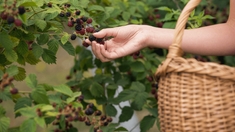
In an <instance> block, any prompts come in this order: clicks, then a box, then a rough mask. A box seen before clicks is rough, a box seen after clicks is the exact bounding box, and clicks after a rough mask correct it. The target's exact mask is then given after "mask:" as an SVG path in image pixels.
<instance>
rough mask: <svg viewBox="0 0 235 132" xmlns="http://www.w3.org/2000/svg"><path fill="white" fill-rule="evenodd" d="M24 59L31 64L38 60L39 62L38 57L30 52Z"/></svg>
mask: <svg viewBox="0 0 235 132" xmlns="http://www.w3.org/2000/svg"><path fill="white" fill-rule="evenodd" d="M25 61H26V62H27V63H29V64H31V65H36V64H37V63H38V62H40V60H39V59H37V58H36V57H35V56H34V55H33V53H32V52H29V54H28V55H27V57H25Z"/></svg>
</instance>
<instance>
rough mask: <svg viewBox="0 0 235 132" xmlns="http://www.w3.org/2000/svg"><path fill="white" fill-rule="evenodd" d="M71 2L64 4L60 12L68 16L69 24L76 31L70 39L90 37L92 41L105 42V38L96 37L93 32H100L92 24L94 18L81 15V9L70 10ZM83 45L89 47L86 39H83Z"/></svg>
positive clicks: (61, 15)
mask: <svg viewBox="0 0 235 132" xmlns="http://www.w3.org/2000/svg"><path fill="white" fill-rule="evenodd" d="M70 6H71V5H70V4H69V3H66V4H64V5H63V6H62V11H61V13H60V14H59V16H60V17H62V18H64V17H66V18H67V26H68V27H71V28H74V32H73V33H72V34H71V36H70V39H71V40H75V39H76V38H77V37H80V38H83V40H84V39H85V38H89V40H90V41H97V42H98V43H100V44H103V42H104V41H103V38H95V37H94V36H93V35H92V33H94V32H98V31H99V29H98V28H96V27H95V26H93V25H92V22H93V20H92V18H89V17H86V16H81V15H80V14H81V11H80V10H75V11H74V10H72V9H71V10H70ZM82 45H83V46H84V47H88V46H89V44H87V43H86V42H85V41H83V43H82Z"/></svg>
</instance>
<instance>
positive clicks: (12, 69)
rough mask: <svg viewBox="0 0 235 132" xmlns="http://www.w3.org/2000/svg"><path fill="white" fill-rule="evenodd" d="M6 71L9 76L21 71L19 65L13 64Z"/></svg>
mask: <svg viewBox="0 0 235 132" xmlns="http://www.w3.org/2000/svg"><path fill="white" fill-rule="evenodd" d="M6 73H8V75H9V76H11V77H12V76H15V75H17V74H18V73H19V70H18V67H17V66H16V65H11V66H10V67H8V68H7V70H6Z"/></svg>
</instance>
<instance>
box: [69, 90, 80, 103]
mask: <svg viewBox="0 0 235 132" xmlns="http://www.w3.org/2000/svg"><path fill="white" fill-rule="evenodd" d="M80 95H81V92H74V93H73V95H72V97H70V98H67V100H66V102H67V103H71V102H73V101H74V100H75V99H76V98H77V97H79V96H80Z"/></svg>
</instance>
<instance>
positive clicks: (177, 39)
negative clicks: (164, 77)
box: [167, 0, 201, 58]
mask: <svg viewBox="0 0 235 132" xmlns="http://www.w3.org/2000/svg"><path fill="white" fill-rule="evenodd" d="M200 2H201V0H190V1H189V2H188V3H187V5H186V6H185V7H184V9H183V11H182V12H181V14H180V16H179V18H178V21H177V23H176V27H175V34H174V39H173V42H172V44H171V45H170V46H169V49H168V54H167V58H173V57H181V56H183V51H182V49H181V43H182V38H183V34H184V29H185V26H186V23H187V21H188V17H189V15H190V14H191V12H192V11H193V10H194V9H195V8H196V6H198V5H199V3H200Z"/></svg>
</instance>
